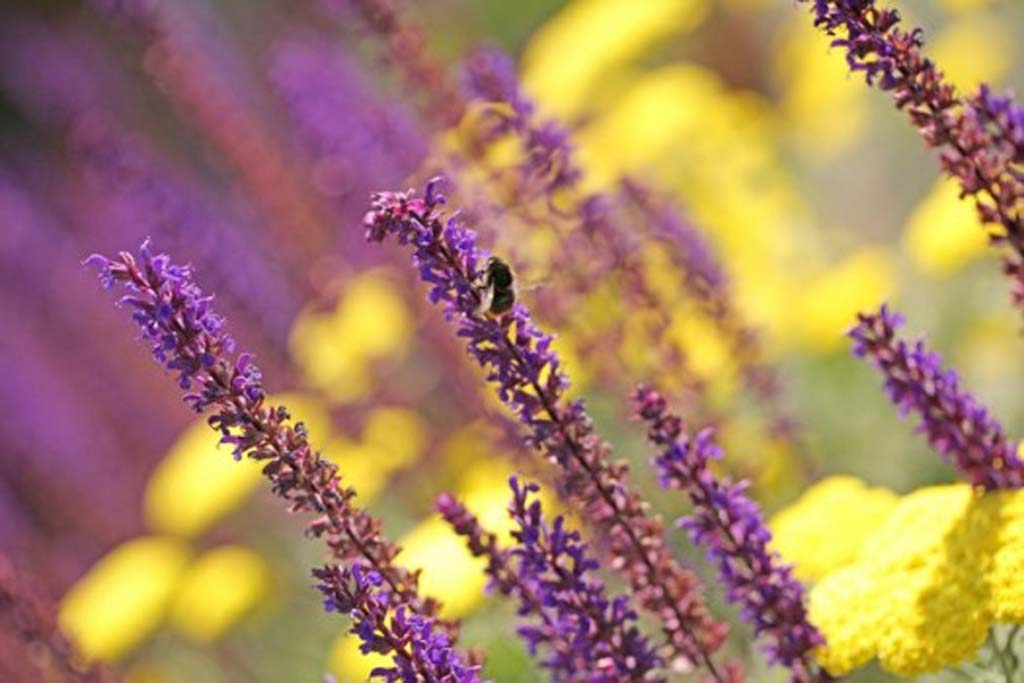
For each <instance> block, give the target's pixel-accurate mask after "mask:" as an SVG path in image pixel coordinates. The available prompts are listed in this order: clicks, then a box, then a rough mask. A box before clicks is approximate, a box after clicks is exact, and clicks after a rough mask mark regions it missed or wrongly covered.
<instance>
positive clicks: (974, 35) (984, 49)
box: [928, 14, 1015, 92]
mask: <svg viewBox="0 0 1024 683" xmlns="http://www.w3.org/2000/svg"><path fill="white" fill-rule="evenodd" d="M1014 43H1015V39H1014V36H1013V28H1012V27H1011V26H1008V25H1007V24H1006V22H1005V21H1000V20H998V19H997V18H996V17H994V16H990V15H985V14H968V15H964V16H963V17H960V18H958V19H956V20H954V21H952V22H950V23H949V25H948V26H946V27H945V28H944V29H943V30H942V31H941V32H940V33H939V34H938V35H936V36H935V37H934V38H932V39H931V40H930V41H929V42H928V56H929V57H931V58H932V59H934V60H935V63H936V64H939V65H941V67H942V71H943V73H945V75H946V77H947V78H948V79H949V80H950V81H951V82H952V83H953V84H954V85H955V86H957V87H958V88H960V89H961V90H962V91H964V92H971V91H973V90H977V88H978V86H979V85H981V83H983V82H985V83H988V84H989V85H993V86H998V85H999V84H1000V83H1001V82H1003V81H1004V80H1005V79H1006V76H1007V74H1008V73H1009V72H1010V69H1011V68H1012V66H1013V49H1014Z"/></svg>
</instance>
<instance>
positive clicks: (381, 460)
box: [363, 407, 427, 471]
mask: <svg viewBox="0 0 1024 683" xmlns="http://www.w3.org/2000/svg"><path fill="white" fill-rule="evenodd" d="M363 442H364V443H365V444H366V445H368V446H370V447H371V448H375V449H377V450H378V451H379V454H380V457H378V458H377V461H376V465H377V466H378V467H383V468H384V469H387V470H389V471H390V470H393V469H396V468H399V467H406V466H408V465H411V464H412V463H414V462H416V461H417V460H419V458H420V456H421V455H423V449H424V448H425V447H426V444H427V428H426V425H425V424H423V418H421V417H420V416H419V414H418V413H416V412H415V411H412V410H409V409H408V408H394V407H383V408H375V409H374V410H373V411H371V412H370V415H369V416H368V417H367V420H366V424H365V425H364V426H363Z"/></svg>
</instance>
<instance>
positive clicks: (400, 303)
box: [289, 270, 413, 402]
mask: <svg viewBox="0 0 1024 683" xmlns="http://www.w3.org/2000/svg"><path fill="white" fill-rule="evenodd" d="M412 326H413V320H412V317H411V314H410V311H409V310H408V306H407V304H406V302H405V300H404V299H403V297H402V295H401V294H399V291H398V287H397V285H396V284H395V283H394V282H393V281H392V280H391V279H390V277H389V276H388V274H387V272H386V271H380V270H375V271H369V272H366V273H361V274H359V275H358V276H356V277H354V278H352V279H351V280H349V281H347V282H346V283H345V285H344V289H343V292H342V295H341V296H340V297H339V299H338V303H337V306H336V307H335V309H334V310H333V311H328V312H326V313H324V312H318V311H312V310H307V311H304V312H303V313H302V314H300V315H299V317H298V319H297V320H296V321H295V324H294V326H293V328H292V334H291V339H290V342H289V346H290V349H291V354H292V358H293V359H294V360H295V363H296V365H298V366H299V368H301V369H302V371H303V374H304V375H305V377H306V380H307V381H308V382H309V384H310V385H311V386H313V387H316V388H317V389H319V390H320V391H322V392H323V393H324V394H326V395H327V396H329V397H331V398H332V399H334V400H335V401H338V402H346V401H351V400H353V399H356V398H359V397H360V396H363V395H365V394H366V393H367V392H368V391H369V383H370V364H371V363H372V362H373V361H375V360H378V359H383V358H395V357H401V356H403V355H404V354H405V352H406V351H407V349H408V346H409V339H410V338H411V336H412V334H411V332H412Z"/></svg>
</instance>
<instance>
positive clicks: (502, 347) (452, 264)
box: [365, 180, 742, 681]
mask: <svg viewBox="0 0 1024 683" xmlns="http://www.w3.org/2000/svg"><path fill="white" fill-rule="evenodd" d="M443 203H444V197H443V196H442V195H441V194H440V193H439V192H438V181H437V180H434V181H432V182H430V183H429V184H428V185H427V187H426V190H425V192H424V195H423V196H422V197H417V196H416V195H415V193H414V192H412V191H408V192H397V193H396V192H382V193H379V194H377V195H375V196H374V199H373V208H372V210H371V211H370V212H369V213H367V215H366V219H365V226H366V236H367V239H369V240H371V241H377V242H379V241H383V240H385V239H387V238H391V239H394V240H396V241H397V242H399V243H400V244H405V245H410V246H411V247H412V249H413V264H414V266H415V267H416V268H417V269H418V270H419V273H420V277H421V279H422V280H423V281H424V282H426V283H427V284H428V285H429V296H430V299H431V301H434V302H436V303H440V304H441V305H442V308H443V310H444V314H445V317H446V318H447V319H448V320H449V321H451V322H454V323H455V326H456V330H457V334H458V336H459V337H462V338H464V339H465V340H466V345H467V348H468V350H469V352H470V354H471V355H472V356H473V357H474V358H475V359H476V360H477V362H478V363H479V364H480V366H481V367H483V368H484V370H485V372H486V377H487V381H488V382H491V383H492V384H493V385H494V387H495V390H496V391H497V393H498V396H499V398H500V399H501V400H502V402H504V403H505V404H506V405H507V406H508V407H509V409H510V410H512V411H513V412H514V413H515V414H516V415H517V416H518V418H519V420H520V421H521V422H522V423H523V425H525V426H526V428H527V437H526V440H527V443H528V445H530V446H531V447H533V448H535V449H537V450H540V451H541V452H543V453H544V454H545V455H546V457H547V458H548V459H549V461H551V462H554V463H556V464H558V465H559V467H560V470H561V472H560V474H559V476H558V482H557V483H558V486H559V489H560V491H561V492H562V493H563V494H564V495H566V496H567V497H568V498H569V499H570V500H571V501H573V502H574V503H575V504H577V505H579V506H580V508H581V509H580V513H581V514H582V515H583V517H584V518H585V519H587V520H588V521H589V522H590V523H591V524H593V526H594V527H595V529H596V530H597V531H598V534H599V538H600V541H601V544H602V550H604V551H605V552H606V553H607V554H608V555H609V556H610V557H611V558H612V559H611V562H612V566H613V567H615V568H616V569H618V570H620V571H621V572H622V573H623V574H624V575H625V576H626V578H627V580H628V581H629V584H630V587H631V588H632V591H633V596H634V599H635V601H636V604H638V605H639V606H641V607H643V608H644V609H646V610H649V611H651V612H653V613H654V614H656V615H657V616H658V617H659V619H660V621H661V625H662V627H663V629H664V632H665V636H666V638H667V641H668V642H667V645H668V648H669V658H670V659H676V660H679V661H678V664H679V665H681V666H691V667H692V666H695V665H702V666H704V667H705V668H706V670H707V672H708V673H710V674H711V676H712V677H713V678H714V679H715V680H717V681H726V680H729V681H735V680H740V679H741V677H742V674H741V672H740V671H738V670H737V669H735V668H733V667H730V668H729V669H728V670H727V671H724V672H723V671H720V670H719V669H718V668H717V667H716V665H715V664H714V663H713V661H712V659H711V654H712V653H713V652H714V651H715V650H717V649H718V647H719V646H720V645H721V644H722V641H723V640H724V638H725V634H726V630H727V629H726V627H725V626H724V625H723V624H720V623H718V622H716V621H714V620H713V619H712V617H711V615H710V614H709V613H708V611H707V607H706V605H705V604H704V601H703V598H702V596H701V594H700V589H699V584H698V582H697V579H696V577H695V576H694V575H693V574H692V573H691V572H689V571H687V570H685V569H683V568H682V567H681V566H680V565H679V564H678V563H677V562H676V560H675V559H674V558H673V557H672V555H671V553H670V551H669V549H668V547H667V545H666V543H665V540H664V535H663V530H662V527H661V522H660V520H659V519H657V518H652V517H650V516H648V514H647V511H646V504H645V503H644V501H643V500H642V499H641V498H640V497H639V496H638V495H637V494H636V493H635V492H634V491H633V490H631V488H630V486H629V483H628V477H627V468H626V466H625V465H624V464H622V463H612V462H610V460H609V455H610V448H609V447H608V445H607V444H606V443H605V442H604V441H602V440H601V438H600V437H599V436H598V435H597V433H596V432H595V430H594V426H593V423H592V422H591V421H590V418H589V417H588V416H587V413H586V411H585V410H584V408H583V404H582V402H580V401H568V400H567V399H565V397H564V394H565V390H566V389H567V387H568V385H569V380H568V377H566V375H565V373H564V372H563V371H562V369H561V366H560V363H559V359H558V356H557V354H556V353H555V352H554V351H553V350H552V348H551V343H552V340H553V338H552V337H551V335H549V334H546V333H544V332H543V331H542V330H540V329H539V328H538V327H537V326H536V325H535V324H534V323H533V320H532V319H531V317H530V313H529V311H527V309H526V308H525V307H524V306H523V305H522V304H521V303H517V304H516V305H515V306H514V307H513V308H512V309H511V310H510V311H509V312H508V313H505V314H503V315H501V316H497V317H492V316H488V315H481V314H480V313H478V309H479V306H480V301H481V294H480V271H481V267H482V265H483V264H484V262H485V261H486V254H484V253H483V252H481V251H480V250H479V249H477V247H476V243H475V238H474V235H473V233H472V232H471V231H469V230H468V229H466V228H465V227H464V226H463V225H462V222H461V221H460V220H459V219H458V218H457V217H456V216H451V217H449V218H447V219H445V218H443V217H442V215H441V206H442V205H443Z"/></svg>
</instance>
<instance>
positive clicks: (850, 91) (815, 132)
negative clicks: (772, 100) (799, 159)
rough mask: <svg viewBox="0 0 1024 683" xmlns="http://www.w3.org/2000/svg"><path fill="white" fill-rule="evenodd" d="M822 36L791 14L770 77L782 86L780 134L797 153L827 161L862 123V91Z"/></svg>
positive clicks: (846, 146)
mask: <svg viewBox="0 0 1024 683" xmlns="http://www.w3.org/2000/svg"><path fill="white" fill-rule="evenodd" d="M830 40H831V39H830V38H829V37H828V36H825V35H823V34H822V32H821V31H819V30H817V29H816V28H815V27H814V26H812V25H811V22H809V21H807V17H806V16H803V14H802V13H801V14H799V15H794V16H793V17H792V18H791V20H790V24H789V27H788V28H787V30H786V33H785V35H784V36H783V39H782V45H781V47H780V49H779V51H778V52H777V55H776V64H775V71H776V74H777V75H776V78H777V79H778V80H779V82H780V83H781V84H782V88H783V94H782V102H781V113H782V115H783V116H784V117H785V119H786V126H785V128H784V129H783V130H784V131H785V132H787V133H788V134H789V135H791V136H793V138H794V139H795V141H796V143H797V144H798V145H799V147H800V151H801V152H803V153H804V154H805V155H806V156H808V157H811V158H812V159H815V160H821V161H827V160H829V159H832V158H834V157H835V156H836V155H838V154H840V153H842V152H844V151H845V150H847V149H849V148H850V146H851V145H853V144H854V143H856V142H857V141H858V140H859V139H860V137H861V135H862V134H863V132H864V130H865V129H866V126H867V122H868V107H867V104H868V96H869V94H870V93H869V92H868V89H867V88H865V87H864V84H863V83H861V82H859V81H858V79H856V78H850V76H849V70H848V68H847V66H846V60H845V58H844V56H843V51H842V50H833V49H830V47H829V41H830Z"/></svg>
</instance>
